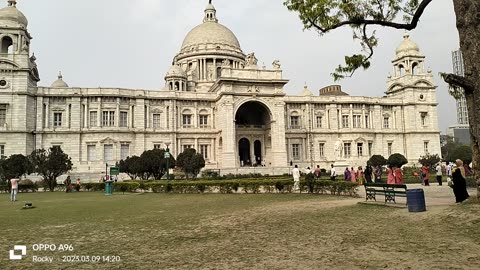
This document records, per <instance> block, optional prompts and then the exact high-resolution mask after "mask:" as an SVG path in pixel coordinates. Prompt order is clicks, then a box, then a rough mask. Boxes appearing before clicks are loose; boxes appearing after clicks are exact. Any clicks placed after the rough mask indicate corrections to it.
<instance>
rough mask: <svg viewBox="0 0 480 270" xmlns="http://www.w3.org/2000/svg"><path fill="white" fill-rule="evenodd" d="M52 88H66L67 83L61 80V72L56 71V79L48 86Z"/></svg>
mask: <svg viewBox="0 0 480 270" xmlns="http://www.w3.org/2000/svg"><path fill="white" fill-rule="evenodd" d="M50 87H52V88H68V84H67V83H66V82H64V81H63V76H62V72H59V73H58V79H57V80H56V81H54V82H53V83H52V85H51V86H50Z"/></svg>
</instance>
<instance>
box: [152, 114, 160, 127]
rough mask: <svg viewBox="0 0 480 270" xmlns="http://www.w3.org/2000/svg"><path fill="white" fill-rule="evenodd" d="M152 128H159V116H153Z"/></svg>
mask: <svg viewBox="0 0 480 270" xmlns="http://www.w3.org/2000/svg"><path fill="white" fill-rule="evenodd" d="M153 128H160V114H159V113H154V114H153Z"/></svg>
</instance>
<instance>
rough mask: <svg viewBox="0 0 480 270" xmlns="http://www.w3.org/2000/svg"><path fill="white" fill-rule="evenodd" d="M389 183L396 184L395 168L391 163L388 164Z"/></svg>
mask: <svg viewBox="0 0 480 270" xmlns="http://www.w3.org/2000/svg"><path fill="white" fill-rule="evenodd" d="M387 184H395V177H394V176H393V170H392V167H391V166H390V165H388V166H387Z"/></svg>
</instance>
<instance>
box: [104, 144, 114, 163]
mask: <svg viewBox="0 0 480 270" xmlns="http://www.w3.org/2000/svg"><path fill="white" fill-rule="evenodd" d="M103 160H104V161H112V160H113V144H105V145H104V146H103Z"/></svg>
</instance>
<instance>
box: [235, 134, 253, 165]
mask: <svg viewBox="0 0 480 270" xmlns="http://www.w3.org/2000/svg"><path fill="white" fill-rule="evenodd" d="M238 154H239V156H240V166H248V165H250V164H252V163H251V160H250V141H249V140H248V139H246V138H242V139H240V141H239V142H238Z"/></svg>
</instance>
